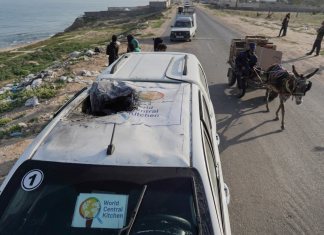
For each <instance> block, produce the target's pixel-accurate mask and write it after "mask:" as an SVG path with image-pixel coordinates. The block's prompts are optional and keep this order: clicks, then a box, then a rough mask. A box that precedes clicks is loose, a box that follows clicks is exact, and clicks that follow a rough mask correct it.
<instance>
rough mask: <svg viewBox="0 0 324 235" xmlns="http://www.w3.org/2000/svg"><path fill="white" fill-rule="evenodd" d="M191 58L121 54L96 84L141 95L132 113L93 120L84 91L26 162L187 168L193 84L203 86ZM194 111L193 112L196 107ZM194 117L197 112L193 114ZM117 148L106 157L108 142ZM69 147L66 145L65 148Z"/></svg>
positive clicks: (167, 54) (51, 125) (172, 54)
mask: <svg viewBox="0 0 324 235" xmlns="http://www.w3.org/2000/svg"><path fill="white" fill-rule="evenodd" d="M198 65H199V61H198V60H197V58H196V57H195V56H194V55H191V54H185V53H175V52H165V53H163V52H155V53H149V52H148V53H131V54H125V55H124V56H122V57H121V58H119V60H118V61H117V62H115V63H114V64H113V65H111V66H109V67H108V68H107V69H106V70H104V71H103V72H102V73H101V74H100V75H99V76H98V78H97V82H100V81H103V80H109V81H113V82H123V83H126V84H128V85H129V86H131V87H132V88H134V89H135V91H136V92H139V93H140V92H144V95H143V94H142V93H141V94H142V98H143V97H144V98H143V99H142V101H141V102H140V104H139V107H138V108H137V109H135V110H133V111H131V112H120V113H117V114H114V115H108V116H101V117H98V116H97V117H95V116H91V115H87V114H85V113H82V111H81V109H82V108H81V107H82V104H83V103H84V101H85V100H86V99H87V98H88V97H89V90H90V88H88V89H87V90H85V91H84V92H82V93H81V94H80V95H78V96H77V97H76V98H75V99H74V100H73V101H72V102H71V103H69V104H68V105H67V107H66V108H64V109H63V110H62V111H61V112H60V113H59V114H58V115H57V116H56V117H55V118H54V120H52V122H51V123H49V125H48V126H47V127H46V128H45V129H44V130H43V131H42V133H41V134H40V135H39V136H38V137H37V138H36V139H35V140H34V142H33V144H32V145H31V146H30V147H29V148H28V149H27V150H26V151H25V152H24V154H23V156H22V157H21V159H20V161H19V162H23V161H24V160H26V159H30V158H31V159H33V160H42V161H54V162H67V163H83V164H101V165H116V166H159V167H190V166H191V159H190V152H191V141H192V140H191V139H192V136H191V133H192V130H191V129H190V128H192V123H191V120H192V115H193V111H192V109H193V108H195V107H193V106H192V95H193V94H192V92H193V90H194V91H195V92H196V91H197V89H192V87H193V86H192V84H196V85H197V86H198V87H200V88H201V89H200V90H201V91H202V92H206V91H203V90H204V88H203V87H204V86H203V85H202V82H201V81H200V78H199V68H198ZM195 109H196V108H195ZM195 113H197V112H196V111H195ZM111 141H112V144H113V145H114V147H115V150H114V152H113V153H112V154H111V155H107V148H108V145H109V144H110V142H111ZM67 143H68V144H67Z"/></svg>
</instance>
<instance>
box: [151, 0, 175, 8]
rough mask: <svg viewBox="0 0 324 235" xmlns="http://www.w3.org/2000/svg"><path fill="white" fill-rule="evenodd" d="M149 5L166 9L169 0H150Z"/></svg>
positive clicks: (169, 3)
mask: <svg viewBox="0 0 324 235" xmlns="http://www.w3.org/2000/svg"><path fill="white" fill-rule="evenodd" d="M149 6H150V8H153V9H156V10H162V9H167V8H169V7H170V6H171V0H156V1H150V3H149Z"/></svg>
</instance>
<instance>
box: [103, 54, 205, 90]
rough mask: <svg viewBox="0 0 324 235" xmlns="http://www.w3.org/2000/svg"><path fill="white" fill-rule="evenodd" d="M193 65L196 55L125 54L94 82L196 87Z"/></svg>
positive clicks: (196, 73) (194, 66) (197, 77)
mask: <svg viewBox="0 0 324 235" xmlns="http://www.w3.org/2000/svg"><path fill="white" fill-rule="evenodd" d="M197 64H199V61H198V59H197V58H196V56H194V55H192V54H188V53H180V52H179V53H178V52H158V53H156V52H141V53H128V54H125V55H124V56H122V58H120V59H119V60H118V61H117V62H115V63H114V64H113V66H111V67H108V68H107V69H106V70H104V71H103V72H102V73H101V74H100V75H99V76H98V78H97V79H98V80H102V79H115V80H126V81H154V82H168V83H172V82H189V83H199V84H200V83H201V81H200V79H199V71H198V66H197ZM189 75H190V76H189Z"/></svg>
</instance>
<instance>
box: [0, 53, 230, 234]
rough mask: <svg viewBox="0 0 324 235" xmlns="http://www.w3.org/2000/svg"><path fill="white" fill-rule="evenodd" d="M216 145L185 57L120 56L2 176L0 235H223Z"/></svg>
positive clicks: (203, 97) (198, 78)
mask: <svg viewBox="0 0 324 235" xmlns="http://www.w3.org/2000/svg"><path fill="white" fill-rule="evenodd" d="M108 94H109V96H110V98H111V99H110V101H108V100H106V98H107V97H108ZM115 101H117V103H118V105H116V103H114V102H115ZM218 142H219V139H218V135H217V133H216V120H215V115H214V110H213V105H212V103H211V100H210V97H209V93H208V86H207V80H206V77H205V73H204V71H203V69H202V67H201V65H200V63H199V61H198V60H197V58H196V57H195V56H194V55H191V54H184V53H171V52H170V53H169V52H166V53H163V52H158V53H154V52H152V53H131V54H125V55H124V56H122V57H121V58H119V59H118V60H117V61H116V62H115V63H114V64H112V65H111V66H110V67H108V68H107V69H106V70H105V71H104V72H103V73H102V74H101V75H99V76H98V78H97V81H96V82H95V83H94V84H93V85H92V86H91V87H89V88H86V89H83V90H82V91H80V92H79V93H78V94H77V95H76V96H75V97H74V98H73V99H72V100H71V101H69V102H68V103H67V104H66V105H65V106H63V107H62V108H61V109H60V110H59V111H58V112H57V113H56V115H55V117H54V118H53V120H52V121H51V122H50V123H49V124H48V125H47V126H46V128H45V129H44V130H43V131H42V132H41V133H40V134H39V135H38V136H37V138H36V139H35V140H34V142H33V143H32V144H31V145H30V146H29V147H28V149H27V150H26V151H25V152H24V153H23V155H22V156H21V157H20V159H19V160H18V161H17V162H16V164H15V165H14V167H13V168H12V169H11V171H10V173H9V174H8V175H7V177H6V179H5V181H4V183H3V184H2V185H1V187H0V234H1V235H9V234H10V235H12V234H15V235H45V234H46V235H57V234H64V235H69V234H73V235H78V234H82V235H83V234H87V235H97V234H147V235H157V234H161V235H162V234H166V235H167V234H179V235H182V234H188V235H191V234H192V235H199V234H203V235H212V234H230V233H231V230H230V224H229V217H228V209H227V203H228V202H229V192H228V189H227V187H226V185H225V184H224V181H223V175H222V169H221V163H220V157H219V152H218Z"/></svg>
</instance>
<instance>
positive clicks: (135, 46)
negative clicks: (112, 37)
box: [127, 34, 141, 52]
mask: <svg viewBox="0 0 324 235" xmlns="http://www.w3.org/2000/svg"><path fill="white" fill-rule="evenodd" d="M127 42H128V45H127V52H141V47H140V45H139V42H138V41H137V39H135V38H134V36H133V35H131V34H129V35H127Z"/></svg>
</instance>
